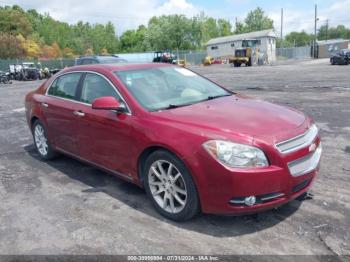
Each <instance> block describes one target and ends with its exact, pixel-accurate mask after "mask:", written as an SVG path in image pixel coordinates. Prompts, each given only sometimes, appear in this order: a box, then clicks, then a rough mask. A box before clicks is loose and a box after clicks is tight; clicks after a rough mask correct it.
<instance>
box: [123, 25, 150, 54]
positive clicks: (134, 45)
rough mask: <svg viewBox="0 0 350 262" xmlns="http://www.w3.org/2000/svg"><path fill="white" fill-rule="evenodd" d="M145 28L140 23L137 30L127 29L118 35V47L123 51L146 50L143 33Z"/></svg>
mask: <svg viewBox="0 0 350 262" xmlns="http://www.w3.org/2000/svg"><path fill="white" fill-rule="evenodd" d="M146 32H147V28H146V27H145V26H144V25H140V26H139V28H138V29H137V30H127V31H125V32H124V33H123V34H122V35H121V36H120V48H121V50H123V51H124V52H138V51H146V50H147V49H148V48H147V45H146V43H145V35H146Z"/></svg>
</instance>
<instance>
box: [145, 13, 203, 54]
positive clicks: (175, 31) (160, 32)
mask: <svg viewBox="0 0 350 262" xmlns="http://www.w3.org/2000/svg"><path fill="white" fill-rule="evenodd" d="M193 27H194V25H193V19H190V18H187V17H186V16H184V15H163V16H160V17H152V18H151V19H150V21H149V23H148V30H147V33H146V35H145V39H146V41H148V42H149V44H150V47H151V48H152V49H154V50H156V49H159V50H166V49H190V48H195V47H196V42H197V41H196V38H195V37H194V35H193V34H192V30H193Z"/></svg>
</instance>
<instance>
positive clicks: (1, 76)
mask: <svg viewBox="0 0 350 262" xmlns="http://www.w3.org/2000/svg"><path fill="white" fill-rule="evenodd" d="M0 83H4V84H12V81H11V79H10V73H9V72H3V71H0Z"/></svg>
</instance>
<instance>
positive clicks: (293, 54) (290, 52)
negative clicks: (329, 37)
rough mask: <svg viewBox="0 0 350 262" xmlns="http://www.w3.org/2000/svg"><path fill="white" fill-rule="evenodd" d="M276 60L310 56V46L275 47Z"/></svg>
mask: <svg viewBox="0 0 350 262" xmlns="http://www.w3.org/2000/svg"><path fill="white" fill-rule="evenodd" d="M276 56H277V60H285V59H306V58H311V46H302V47H288V48H276Z"/></svg>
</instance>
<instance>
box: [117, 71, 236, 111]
mask: <svg viewBox="0 0 350 262" xmlns="http://www.w3.org/2000/svg"><path fill="white" fill-rule="evenodd" d="M115 74H116V75H117V76H118V77H119V78H120V80H121V81H122V82H123V83H124V85H125V86H126V88H127V89H128V90H129V91H130V92H131V93H132V95H133V96H134V97H135V98H136V100H137V101H138V102H139V103H140V104H141V105H142V106H143V107H144V108H145V109H147V110H149V111H156V110H161V109H170V108H175V107H179V106H186V105H190V104H194V103H198V102H200V101H205V100H209V99H213V98H217V97H221V96H228V95H231V93H229V92H228V91H226V90H224V89H223V88H221V87H219V86H218V85H216V84H214V83H213V82H210V81H209V80H207V79H205V78H203V77H201V76H199V75H197V74H195V73H193V72H192V71H190V70H187V69H185V68H180V67H172V66H171V67H158V68H147V69H138V70H128V71H119V72H116V73H115Z"/></svg>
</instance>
